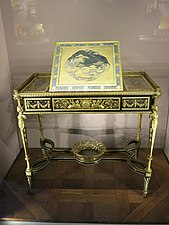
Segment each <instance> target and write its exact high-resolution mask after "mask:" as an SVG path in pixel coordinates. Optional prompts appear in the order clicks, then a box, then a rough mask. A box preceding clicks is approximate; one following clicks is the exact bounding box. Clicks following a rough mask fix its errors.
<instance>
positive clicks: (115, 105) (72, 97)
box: [14, 72, 160, 114]
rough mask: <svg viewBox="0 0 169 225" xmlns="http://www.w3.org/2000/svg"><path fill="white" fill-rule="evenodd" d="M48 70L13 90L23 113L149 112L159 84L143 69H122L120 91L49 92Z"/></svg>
mask: <svg viewBox="0 0 169 225" xmlns="http://www.w3.org/2000/svg"><path fill="white" fill-rule="evenodd" d="M49 86H50V73H36V74H33V75H32V76H30V77H29V78H28V79H27V80H26V81H25V82H24V83H23V84H21V85H20V86H19V87H18V88H17V89H16V90H15V91H14V95H17V96H19V97H20V98H21V99H22V104H23V106H24V113H30V114H32V113H35V114H36V113H63V112H65V113H83V112H84V113H85V112H86V113H87V112H88V113H92V112H95V113H106V112H123V113H125V112H133V111H135V112H141V111H144V112H146V111H147V112H148V111H150V110H151V106H152V105H153V102H154V98H156V97H158V96H159V95H160V88H159V86H158V85H157V84H156V83H155V82H154V81H152V79H151V78H150V77H149V76H148V75H147V74H146V73H145V72H123V91H115V92H114V91H96V92H93V91H91V92H90V91H86V92H85V91H81V92H80V91H79V92H77V91H75V92H73V91H70V92H69V91H58V92H49Z"/></svg>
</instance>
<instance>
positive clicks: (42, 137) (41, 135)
mask: <svg viewBox="0 0 169 225" xmlns="http://www.w3.org/2000/svg"><path fill="white" fill-rule="evenodd" d="M38 120H39V131H40V142H41V141H43V140H44V139H45V137H44V134H43V130H44V129H43V123H42V122H43V121H42V114H41V113H40V114H38ZM41 150H42V155H43V157H44V158H46V153H45V150H44V149H43V148H41Z"/></svg>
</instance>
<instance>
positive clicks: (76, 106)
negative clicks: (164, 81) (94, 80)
mask: <svg viewBox="0 0 169 225" xmlns="http://www.w3.org/2000/svg"><path fill="white" fill-rule="evenodd" d="M49 83H50V74H49V73H35V74H33V75H31V76H30V77H29V78H28V79H27V80H26V81H25V82H23V83H22V84H21V85H20V86H19V87H18V88H16V89H15V90H14V99H15V100H17V112H18V117H17V118H18V126H19V129H20V133H21V138H22V142H23V149H24V153H25V160H26V171H25V172H26V176H27V180H28V184H29V187H30V189H31V188H32V176H33V175H34V174H35V173H37V172H38V171H39V170H42V169H44V168H45V167H46V166H47V165H48V164H49V163H50V160H51V159H62V160H63V159H64V160H70V159H76V158H75V157H74V154H73V152H72V150H71V149H62V148H55V147H54V143H53V141H52V140H50V139H46V138H45V137H44V134H43V125H42V115H43V114H57V113H101V114H106V113H112V114H113V113H118V114H119V113H121V114H125V113H130V114H138V131H137V138H136V139H131V140H129V141H128V142H127V143H126V144H125V147H124V149H123V150H121V151H122V152H124V153H125V157H124V156H122V157H112V152H113V151H115V150H109V149H107V150H106V152H105V154H104V155H103V156H102V160H103V161H104V160H106V159H112V160H113V159H121V160H126V162H127V163H128V165H129V167H130V168H131V169H132V170H133V171H134V172H136V173H139V174H142V175H143V176H144V188H143V196H146V195H147V193H148V185H149V181H150V178H151V175H152V168H151V163H152V159H153V148H154V141H155V135H156V129H157V125H158V106H157V98H158V97H159V96H160V94H161V92H160V88H159V86H158V85H157V84H156V83H155V82H154V81H153V80H152V79H151V78H150V77H149V76H148V75H147V74H146V73H145V72H123V91H111V92H110V91H107V92H106V91H100V92H99V91H97V92H93V91H91V92H90V91H81V92H77V91H76V92H72V91H70V92H69V91H65V92H64V91H62V92H59V91H58V92H49ZM145 113H146V114H147V113H148V114H149V115H150V120H149V143H148V156H147V162H146V163H143V162H141V161H140V160H139V159H138V158H139V157H138V150H139V147H140V144H141V121H142V114H145ZM28 114H29V115H31V114H37V115H38V119H39V130H40V145H41V148H42V153H43V154H42V158H41V159H40V160H38V161H35V162H31V160H30V157H29V148H28V138H27V132H26V117H27V115H28ZM117 151H118V150H117ZM53 154H54V156H53ZM102 160H101V161H102ZM93 163H97V161H95V162H94V161H93Z"/></svg>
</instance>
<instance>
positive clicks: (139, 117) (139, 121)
mask: <svg viewBox="0 0 169 225" xmlns="http://www.w3.org/2000/svg"><path fill="white" fill-rule="evenodd" d="M141 124H142V113H139V114H138V130H137V141H138V142H141ZM137 157H138V149H137V150H136V152H135V159H137Z"/></svg>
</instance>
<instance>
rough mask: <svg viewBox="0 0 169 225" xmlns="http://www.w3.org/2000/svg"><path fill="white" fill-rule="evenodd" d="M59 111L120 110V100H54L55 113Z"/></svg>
mask: <svg viewBox="0 0 169 225" xmlns="http://www.w3.org/2000/svg"><path fill="white" fill-rule="evenodd" d="M58 110H67V111H69V110H70V111H71V110H78V111H80V110H83V111H84V110H120V98H118V97H117V98H96V99H90V98H84V99H79V98H72V99H69V98H59V99H58V98H54V99H53V111H58Z"/></svg>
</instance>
